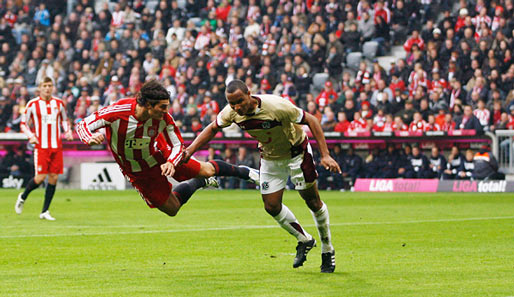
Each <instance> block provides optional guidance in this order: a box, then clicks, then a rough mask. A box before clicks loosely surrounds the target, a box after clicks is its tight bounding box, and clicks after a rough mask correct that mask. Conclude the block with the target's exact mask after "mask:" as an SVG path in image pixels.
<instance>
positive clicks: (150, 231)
mask: <svg viewBox="0 0 514 297" xmlns="http://www.w3.org/2000/svg"><path fill="white" fill-rule="evenodd" d="M510 219H514V216H507V217H481V218H480V217H479V218H454V219H437V220H412V221H397V222H347V223H335V224H330V226H358V225H395V224H419V223H440V222H466V221H488V220H510ZM304 226H306V227H314V225H312V224H311V225H304ZM70 227H73V228H84V227H83V226H70ZM134 227H137V228H141V227H144V226H134ZM152 227H153V226H152ZM102 228H116V226H112V227H109V226H102ZM271 228H280V226H279V225H257V226H252V225H248V226H239V227H235V226H231V227H216V228H195V229H187V228H185V229H173V230H137V231H136V230H135V231H121V232H94V233H83V232H81V233H61V234H22V235H3V236H0V238H28V237H66V236H95V235H124V234H154V233H179V232H204V231H230V230H251V229H271Z"/></svg>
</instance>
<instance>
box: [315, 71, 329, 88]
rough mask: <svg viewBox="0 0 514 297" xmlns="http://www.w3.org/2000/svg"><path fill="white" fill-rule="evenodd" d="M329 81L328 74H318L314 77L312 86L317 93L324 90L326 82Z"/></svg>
mask: <svg viewBox="0 0 514 297" xmlns="http://www.w3.org/2000/svg"><path fill="white" fill-rule="evenodd" d="M327 80H328V73H316V74H314V76H313V77H312V84H313V85H314V88H315V90H316V91H317V92H321V90H323V86H324V85H325V82H326V81H327Z"/></svg>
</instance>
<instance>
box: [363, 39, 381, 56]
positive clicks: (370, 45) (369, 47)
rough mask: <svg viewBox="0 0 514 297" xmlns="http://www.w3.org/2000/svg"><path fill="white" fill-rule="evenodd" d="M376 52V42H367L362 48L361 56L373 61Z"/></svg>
mask: <svg viewBox="0 0 514 297" xmlns="http://www.w3.org/2000/svg"><path fill="white" fill-rule="evenodd" d="M377 50H378V42H376V41H368V42H365V43H364V45H363V46H362V54H363V55H364V57H366V59H368V60H370V61H371V60H373V59H375V57H376V56H377Z"/></svg>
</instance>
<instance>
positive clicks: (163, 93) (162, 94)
mask: <svg viewBox="0 0 514 297" xmlns="http://www.w3.org/2000/svg"><path fill="white" fill-rule="evenodd" d="M161 100H168V101H169V100H170V93H169V92H168V91H167V90H166V88H164V86H163V85H162V84H161V83H160V82H158V81H157V80H155V79H153V80H150V81H147V82H145V83H144V84H143V86H141V89H140V90H139V92H138V93H137V95H136V101H137V104H139V105H141V106H145V105H146V103H150V105H151V106H155V105H156V104H157V103H159V101H161Z"/></svg>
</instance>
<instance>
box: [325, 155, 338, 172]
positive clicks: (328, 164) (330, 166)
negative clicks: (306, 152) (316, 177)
mask: <svg viewBox="0 0 514 297" xmlns="http://www.w3.org/2000/svg"><path fill="white" fill-rule="evenodd" d="M321 166H323V167H325V169H326V170H328V171H330V172H334V173H339V174H341V173H342V172H341V168H340V167H339V164H337V162H336V161H335V160H334V159H332V157H330V156H325V157H322V158H321Z"/></svg>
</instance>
